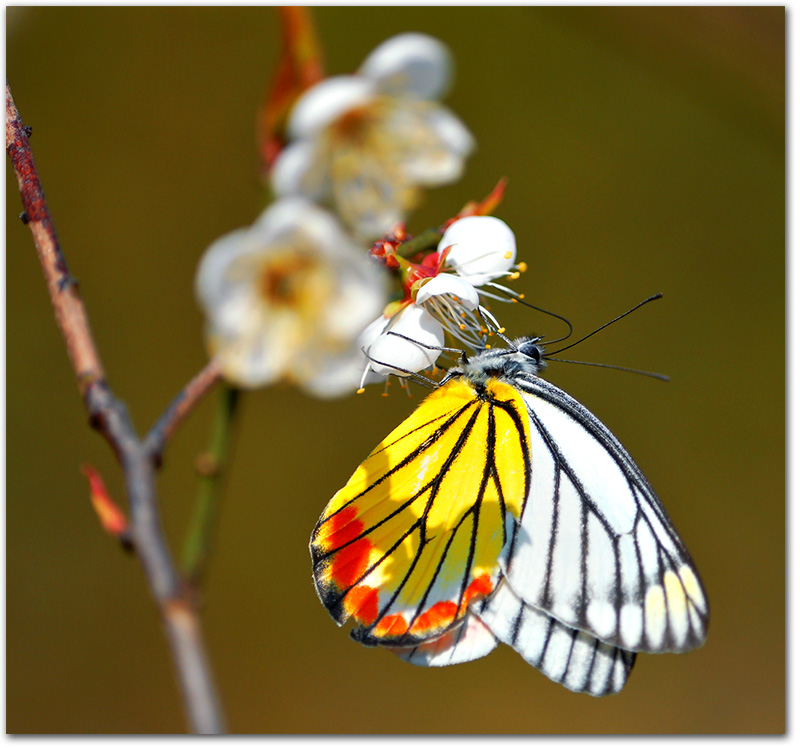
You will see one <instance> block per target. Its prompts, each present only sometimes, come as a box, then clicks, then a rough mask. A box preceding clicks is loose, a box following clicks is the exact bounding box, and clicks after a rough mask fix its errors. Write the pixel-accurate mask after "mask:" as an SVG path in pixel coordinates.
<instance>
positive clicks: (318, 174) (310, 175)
mask: <svg viewBox="0 0 800 749" xmlns="http://www.w3.org/2000/svg"><path fill="white" fill-rule="evenodd" d="M317 152H318V149H317V144H316V143H315V142H314V141H306V140H301V141H297V142H296V143H292V144H290V145H288V146H286V147H285V148H284V149H283V150H282V151H281V152H280V155H279V156H278V158H277V159H276V160H275V164H274V165H273V167H272V172H271V174H270V178H271V179H272V189H273V190H274V191H275V194H276V195H279V196H281V195H307V196H308V197H309V198H312V199H314V200H318V199H320V198H321V197H322V194H323V191H324V188H325V175H324V173H322V170H321V169H320V167H319V158H318V153H317Z"/></svg>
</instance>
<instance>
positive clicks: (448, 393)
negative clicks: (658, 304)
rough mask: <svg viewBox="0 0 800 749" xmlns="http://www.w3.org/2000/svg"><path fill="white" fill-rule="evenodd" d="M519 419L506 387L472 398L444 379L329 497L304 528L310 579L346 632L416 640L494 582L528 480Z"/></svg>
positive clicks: (378, 640) (368, 639)
mask: <svg viewBox="0 0 800 749" xmlns="http://www.w3.org/2000/svg"><path fill="white" fill-rule="evenodd" d="M526 430H527V416H526V413H525V405H524V403H523V402H522V400H521V398H520V397H519V395H518V394H517V393H516V391H515V390H514V389H513V388H512V387H510V386H508V385H503V384H501V383H498V385H497V387H496V388H495V390H494V391H493V394H492V399H487V398H485V397H480V398H479V397H478V396H477V393H476V391H475V389H474V388H473V387H472V386H471V385H470V384H469V383H468V382H467V381H466V380H464V379H460V378H459V379H453V380H451V381H449V382H447V383H446V384H445V385H443V386H441V387H440V388H438V389H437V390H436V391H434V392H433V393H432V394H431V395H430V396H429V397H428V398H427V399H426V400H425V401H424V402H423V403H422V404H421V405H420V406H419V408H418V409H417V410H416V411H415V412H414V413H413V414H412V415H411V416H410V417H409V418H408V419H407V420H406V421H405V422H403V423H402V424H401V425H400V426H399V427H398V428H397V429H395V431H394V432H392V433H391V434H390V435H389V436H388V437H387V438H386V439H385V440H384V441H383V442H382V443H381V444H380V445H378V447H377V448H376V449H375V450H374V451H373V452H372V453H371V454H370V456H369V457H368V458H367V459H366V460H365V461H364V463H362V464H361V466H360V467H359V468H358V469H357V470H356V472H355V473H354V474H353V476H352V477H351V479H350V481H349V482H348V483H347V485H346V486H345V487H344V488H343V489H341V490H340V491H339V492H338V493H337V494H336V495H335V496H334V497H333V499H331V501H330V502H329V504H328V506H327V507H326V509H325V511H324V512H323V514H322V517H321V518H320V520H319V522H318V523H317V526H316V528H315V529H314V532H313V534H312V538H311V556H312V562H313V566H314V580H315V583H316V586H317V592H318V593H319V596H320V599H321V600H322V602H323V604H324V605H325V606H326V607H327V608H328V610H329V611H330V613H331V615H332V616H333V617H334V619H336V621H337V622H339V623H340V624H341V623H343V622H344V621H345V620H346V619H347V618H348V617H351V616H352V617H353V619H354V620H355V622H356V627H355V628H354V629H353V631H352V633H351V634H352V636H353V637H354V638H355V639H357V640H359V641H361V642H363V643H365V644H370V645H375V644H382V645H392V646H399V647H411V646H415V645H419V644H422V643H424V642H426V641H429V640H432V639H435V638H437V637H439V636H441V635H444V634H446V633H447V632H448V631H449V630H451V629H454V628H456V627H457V626H459V624H460V623H461V622H462V620H463V619H464V617H465V616H466V614H467V612H468V605H469V603H470V602H472V601H475V600H480V599H481V598H483V597H485V596H486V595H489V594H490V593H491V592H492V591H493V590H494V588H495V587H496V585H497V583H498V581H499V579H500V575H501V562H502V553H503V549H504V548H505V547H506V546H507V541H508V539H509V533H510V530H511V528H512V526H513V519H512V518H513V516H517V517H519V511H520V508H521V503H522V499H523V498H524V497H525V496H526V494H527V489H528V484H529V480H530V471H529V463H528V460H529V458H528V449H527V434H526ZM509 513H510V515H509Z"/></svg>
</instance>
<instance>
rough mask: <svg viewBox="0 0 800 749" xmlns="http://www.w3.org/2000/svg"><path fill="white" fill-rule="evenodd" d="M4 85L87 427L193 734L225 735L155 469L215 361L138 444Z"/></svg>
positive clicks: (18, 163) (22, 184)
mask: <svg viewBox="0 0 800 749" xmlns="http://www.w3.org/2000/svg"><path fill="white" fill-rule="evenodd" d="M29 133H30V131H29V130H28V129H27V128H26V127H25V126H24V125H23V123H22V121H21V119H20V116H19V112H18V111H17V108H16V105H15V104H14V99H13V97H12V95H11V89H10V87H9V85H8V84H6V151H7V152H8V155H9V158H10V159H11V163H12V165H13V167H14V172H15V174H16V177H17V182H18V185H19V191H20V195H21V197H22V205H23V209H24V210H23V213H22V215H21V218H22V220H23V221H24V222H25V223H26V224H27V225H28V227H29V228H30V230H31V234H32V235H33V241H34V245H35V246H36V251H37V254H38V256H39V261H40V264H41V266H42V270H43V272H44V276H45V281H46V282H47V288H48V291H49V294H50V300H51V302H52V305H53V311H54V313H55V318H56V322H57V324H58V326H59V329H60V330H61V333H62V335H63V337H64V342H65V344H66V347H67V352H68V354H69V358H70V361H71V363H72V367H73V369H74V371H75V376H76V378H77V383H78V389H79V391H80V394H81V397H82V398H83V401H84V404H85V405H86V409H87V411H88V413H89V417H90V422H91V424H92V426H93V427H94V428H96V429H97V430H98V431H99V432H100V433H101V434H102V435H103V437H104V438H105V439H106V441H107V442H108V443H109V445H110V446H111V448H112V449H113V450H114V452H115V453H116V455H117V458H118V460H119V462H120V464H121V466H122V470H123V473H124V477H125V487H126V492H127V496H128V503H129V507H130V517H131V536H132V539H133V543H134V547H135V549H136V553H137V555H138V557H139V560H140V561H141V564H142V567H143V569H144V573H145V577H146V579H147V583H148V585H149V587H150V590H151V592H152V594H153V597H154V599H155V601H156V604H157V606H158V609H159V612H160V614H161V620H162V623H163V626H164V629H165V632H166V635H167V639H168V641H169V644H170V648H171V652H172V656H173V660H174V663H175V668H176V670H177V673H178V679H179V682H180V686H181V690H182V694H183V700H184V705H185V709H186V712H187V716H188V720H189V724H190V727H191V729H192V731H194V732H196V733H220V732H222V731H224V730H225V729H224V723H223V718H222V713H221V709H220V706H219V702H218V699H217V696H216V690H215V687H214V683H213V678H212V675H211V671H210V667H209V663H208V659H207V657H206V653H205V647H204V645H203V638H202V633H201V628H200V623H199V620H198V616H197V612H196V610H195V608H194V605H193V603H192V600H191V597H190V596H189V595H188V593H187V590H186V586H185V585H184V584H183V582H182V580H181V578H180V576H179V574H178V572H177V570H176V567H175V564H174V562H173V561H172V558H171V555H170V552H169V550H168V548H167V545H166V542H165V539H164V534H163V531H162V529H161V523H160V518H159V511H158V500H157V495H156V489H155V469H156V466H157V464H158V463H159V462H160V456H161V452H162V450H163V448H164V445H165V443H166V441H167V440H168V439H169V437H170V436H171V434H172V433H173V432H174V430H175V429H176V428H177V426H178V424H179V422H180V421H181V420H182V419H183V418H184V417H185V416H186V414H187V413H188V412H189V411H190V410H191V409H192V408H193V407H194V406H195V405H196V403H197V402H198V401H199V400H200V398H202V397H203V395H204V394H205V393H206V392H207V391H208V390H209V389H210V387H211V386H212V385H213V384H214V383H215V382H216V381H217V379H218V377H219V372H218V370H217V369H216V365H215V364H214V363H213V362H212V363H211V364H210V365H209V366H208V367H206V369H204V370H203V371H202V372H201V373H200V374H199V375H198V376H197V377H195V379H194V380H192V382H190V383H189V385H187V387H186V388H185V389H184V390H183V392H182V393H181V394H180V395H179V396H178V397H177V398H176V399H175V400H174V401H173V403H172V404H171V406H170V407H169V408H168V409H167V411H166V412H165V414H164V415H163V416H162V418H161V419H160V420H159V421H158V422H157V423H156V425H155V426H154V427H153V429H152V430H151V431H150V433H149V435H148V436H147V437H146V438H145V439H144V440H142V439H140V438H139V437H138V435H137V434H136V431H135V430H134V428H133V425H132V423H131V420H130V418H129V416H128V413H127V409H126V408H125V405H124V404H123V403H122V401H120V400H119V399H118V398H117V397H116V396H115V395H114V393H113V392H112V390H111V388H110V387H109V385H108V382H107V381H106V377H105V372H104V370H103V365H102V362H101V360H100V356H99V353H98V351H97V349H96V347H95V344H94V339H93V337H92V333H91V329H90V326H89V320H88V317H87V314H86V309H85V307H84V304H83V301H82V299H81V297H80V294H79V293H78V288H77V284H76V282H75V280H74V279H73V277H72V276H71V275H70V273H69V269H68V268H67V264H66V261H65V259H64V256H63V254H62V252H61V248H60V246H59V243H58V238H57V236H56V232H55V227H54V226H53V221H52V218H51V216H50V213H49V210H48V208H47V203H46V202H45V198H44V192H43V190H42V185H41V182H40V181H39V176H38V174H37V171H36V165H35V163H34V160H33V154H32V152H31V148H30V143H29V140H28V135H29Z"/></svg>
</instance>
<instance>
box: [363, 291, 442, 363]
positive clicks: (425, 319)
mask: <svg viewBox="0 0 800 749" xmlns="http://www.w3.org/2000/svg"><path fill="white" fill-rule="evenodd" d="M389 323H390V324H389V327H388V330H387V331H386V332H385V333H383V334H381V335H380V336H378V338H377V339H376V340H375V342H374V343H373V344H372V345H371V346H370V347H369V358H370V360H371V362H372V363H371V365H370V366H371V367H372V369H373V370H374V371H375V372H377V373H378V374H380V375H390V374H393V375H398V376H399V377H405V376H407V375H408V374H409V372H419V371H420V370H422V369H426V368H427V367H430V366H431V365H432V364H433V363H434V362H435V361H436V360H437V359H438V358H439V355H440V354H441V353H442V348H443V347H444V331H443V330H442V326H441V325H440V324H439V323H438V322H437V321H436V320H435V319H434V318H433V317H432V316H431V315H430V314H429V313H428V312H427V311H426V310H425V309H423V308H422V307H420V306H418V305H416V304H415V305H411V306H410V307H406V308H405V309H404V310H403V311H402V312H400V313H398V314H397V315H396V316H395V317H393V318H392V319H391V320H390V321H389ZM391 333H399V334H401V335H403V336H405V338H401V337H400V336H399V335H391ZM408 339H411V340H408Z"/></svg>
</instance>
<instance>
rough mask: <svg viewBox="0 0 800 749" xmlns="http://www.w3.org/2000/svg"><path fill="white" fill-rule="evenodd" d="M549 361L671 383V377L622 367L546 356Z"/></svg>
mask: <svg viewBox="0 0 800 749" xmlns="http://www.w3.org/2000/svg"><path fill="white" fill-rule="evenodd" d="M544 358H545V359H547V361H558V362H563V363H564V364H585V365H586V366H587V367H603V368H605V369H618V370H620V372H630V373H631V374H638V375H644V376H645V377H653V378H654V379H656V380H661V381H662V382H669V377H667V375H665V374H659V373H658V372H645V371H644V370H643V369H631V368H630V367H620V366H618V365H616V364H600V363H598V362H593V361H573V360H572V359H553V358H552V357H551V356H545V357H544Z"/></svg>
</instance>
